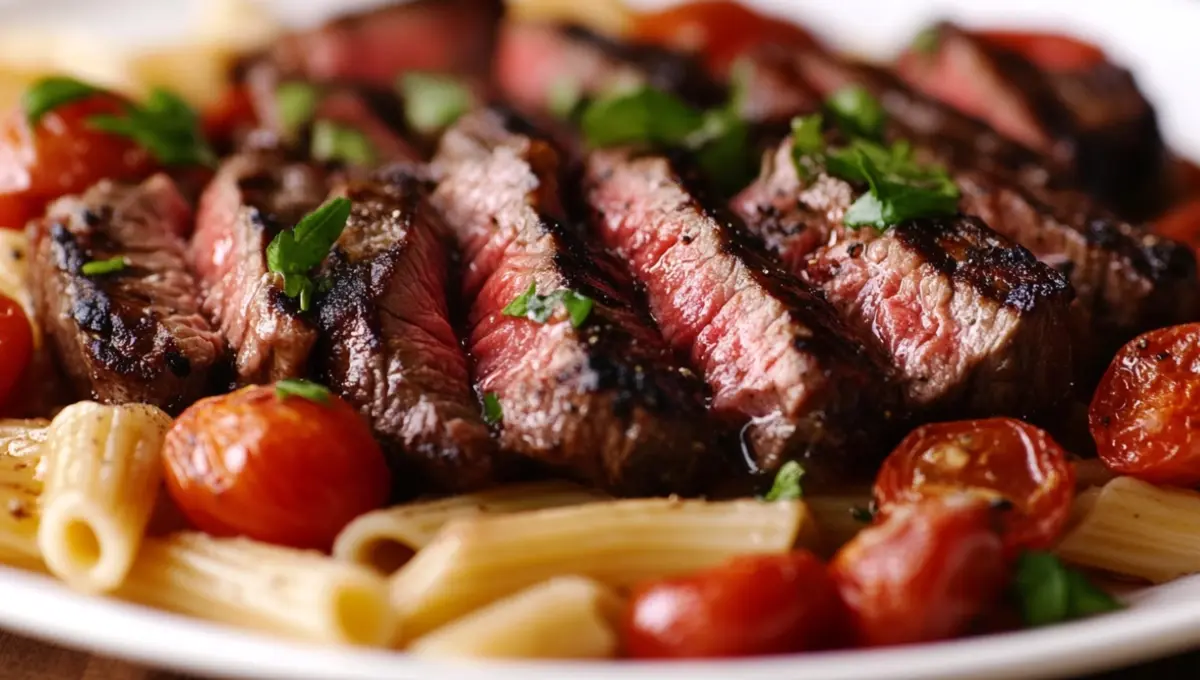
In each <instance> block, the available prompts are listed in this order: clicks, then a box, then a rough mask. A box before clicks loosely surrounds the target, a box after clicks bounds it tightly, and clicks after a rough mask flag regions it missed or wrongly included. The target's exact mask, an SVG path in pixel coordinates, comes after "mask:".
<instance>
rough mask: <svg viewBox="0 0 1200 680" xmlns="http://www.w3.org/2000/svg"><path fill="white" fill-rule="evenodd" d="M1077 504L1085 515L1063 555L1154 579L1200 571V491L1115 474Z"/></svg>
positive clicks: (1061, 548) (1159, 580) (1069, 537)
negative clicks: (1164, 485)
mask: <svg viewBox="0 0 1200 680" xmlns="http://www.w3.org/2000/svg"><path fill="white" fill-rule="evenodd" d="M1076 503H1077V504H1082V505H1083V508H1082V512H1083V513H1084V514H1083V517H1082V518H1081V519H1080V520H1079V522H1078V524H1077V525H1076V526H1075V528H1074V529H1073V530H1072V531H1070V532H1069V533H1068V534H1067V536H1066V537H1065V538H1064V539H1063V540H1062V542H1061V543H1060V544H1059V546H1058V555H1059V557H1061V558H1062V559H1064V560H1066V561H1068V562H1073V563H1075V564H1078V565H1080V566H1084V567H1091V568H1093V569H1102V570H1104V571H1108V572H1112V573H1115V574H1124V575H1126V576H1134V577H1137V578H1142V579H1146V580H1147V581H1150V582H1152V583H1163V582H1165V581H1170V580H1171V579H1174V578H1177V577H1179V576H1183V575H1185V574H1193V573H1198V572H1200V494H1198V493H1195V492H1193V491H1186V490H1183V489H1174V488H1166V487H1157V486H1154V485H1153V484H1147V483H1146V482H1143V481H1140V480H1137V479H1134V478H1132V477H1117V478H1116V479H1114V480H1113V481H1111V482H1109V483H1108V484H1106V485H1105V486H1104V487H1103V488H1102V489H1099V490H1097V491H1096V493H1094V494H1081V495H1080V497H1079V499H1077V501H1076ZM1088 506H1090V509H1089V508H1088Z"/></svg>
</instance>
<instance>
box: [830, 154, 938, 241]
mask: <svg viewBox="0 0 1200 680" xmlns="http://www.w3.org/2000/svg"><path fill="white" fill-rule="evenodd" d="M826 167H827V169H828V170H829V173H830V174H832V175H834V176H835V177H840V178H841V179H844V180H847V181H852V182H866V184H867V185H868V187H869V188H870V190H869V191H868V192H867V193H865V194H863V195H862V196H860V197H859V198H858V200H856V201H855V202H854V203H853V204H852V205H851V206H850V208H849V209H848V210H847V211H846V215H845V218H844V219H845V224H846V226H847V227H851V228H855V227H865V226H872V227H875V228H876V229H879V230H881V231H882V230H885V229H887V228H888V227H891V226H894V225H896V224H899V223H901V222H904V221H906V220H911V219H915V218H918V217H934V216H939V215H953V214H955V213H957V212H958V199H959V191H958V186H957V185H956V184H955V183H954V180H952V179H951V178H950V175H948V174H947V173H946V171H945V169H943V168H941V167H940V166H937V165H928V164H920V163H917V162H916V160H915V159H913V157H912V149H911V148H910V147H909V146H908V145H907V144H904V143H896V144H893V145H892V146H891V147H890V148H884V147H883V146H880V145H878V144H874V143H871V142H864V141H862V140H855V141H854V142H852V143H851V145H850V147H848V148H846V149H842V150H839V151H837V152H831V153H830V154H829V156H828V158H827V166H826Z"/></svg>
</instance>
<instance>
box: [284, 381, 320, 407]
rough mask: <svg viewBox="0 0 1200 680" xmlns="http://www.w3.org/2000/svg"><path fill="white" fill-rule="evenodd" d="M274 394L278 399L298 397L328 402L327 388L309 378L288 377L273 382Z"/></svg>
mask: <svg viewBox="0 0 1200 680" xmlns="http://www.w3.org/2000/svg"><path fill="white" fill-rule="evenodd" d="M275 396H276V397H278V398H280V399H287V398H288V397H300V398H301V399H307V400H309V401H313V402H316V403H318V404H327V403H329V397H330V392H329V388H328V387H325V386H324V385H322V384H320V383H315V382H312V381H311V380H300V379H296V378H288V379H287V380H280V381H279V382H277V383H275Z"/></svg>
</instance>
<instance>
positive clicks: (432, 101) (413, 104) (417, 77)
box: [399, 71, 475, 134]
mask: <svg viewBox="0 0 1200 680" xmlns="http://www.w3.org/2000/svg"><path fill="white" fill-rule="evenodd" d="M399 90H400V93H401V95H402V96H403V97H404V117H405V118H406V119H407V121H408V125H409V127H411V128H412V129H413V130H416V131H417V132H420V133H422V134H428V133H431V132H437V131H438V130H441V129H442V128H445V127H449V126H450V124H451V123H453V122H454V121H456V120H458V118H459V117H460V116H462V115H463V114H464V113H466V112H467V111H468V110H470V108H471V106H472V104H474V102H475V97H474V95H472V94H471V90H470V89H468V88H467V86H466V85H463V84H462V83H461V82H459V81H458V80H456V79H455V78H451V77H450V76H444V75H438V74H435V73H420V72H416V71H410V72H408V73H405V74H404V75H403V76H401V77H400V82H399Z"/></svg>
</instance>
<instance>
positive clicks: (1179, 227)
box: [1154, 198, 1200, 252]
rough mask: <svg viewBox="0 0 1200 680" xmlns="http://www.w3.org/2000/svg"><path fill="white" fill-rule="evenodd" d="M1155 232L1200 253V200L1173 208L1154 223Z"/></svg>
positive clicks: (1196, 199)
mask: <svg viewBox="0 0 1200 680" xmlns="http://www.w3.org/2000/svg"><path fill="white" fill-rule="evenodd" d="M1154 231H1155V232H1156V233H1158V234H1161V235H1163V236H1166V237H1167V238H1170V239H1175V240H1176V241H1180V242H1182V243H1186V244H1188V245H1189V246H1191V247H1192V249H1193V250H1197V251H1198V252H1200V198H1194V199H1192V200H1190V201H1187V202H1185V203H1182V204H1180V205H1178V206H1175V207H1174V208H1171V210H1169V211H1168V212H1167V214H1166V215H1163V216H1162V217H1160V218H1158V221H1157V222H1155V223H1154Z"/></svg>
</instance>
